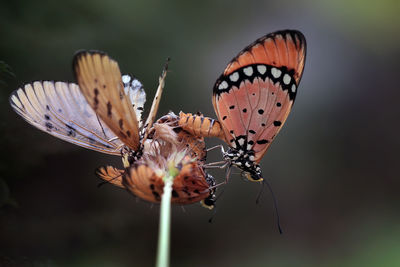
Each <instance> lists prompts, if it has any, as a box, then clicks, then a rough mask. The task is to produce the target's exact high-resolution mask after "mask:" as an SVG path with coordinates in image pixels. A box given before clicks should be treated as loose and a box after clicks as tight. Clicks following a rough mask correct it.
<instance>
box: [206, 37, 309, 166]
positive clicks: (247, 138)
mask: <svg viewBox="0 0 400 267" xmlns="http://www.w3.org/2000/svg"><path fill="white" fill-rule="evenodd" d="M305 56H306V41H305V38H304V36H303V34H302V33H300V32H299V31H293V30H285V31H278V32H274V33H271V34H268V35H266V36H264V37H261V38H259V39H258V40H256V41H255V42H254V43H252V44H251V45H249V46H248V47H246V48H245V49H244V50H243V51H242V52H240V53H239V55H238V56H236V57H235V58H234V59H233V60H232V61H231V62H230V63H229V64H228V66H227V67H226V69H225V71H224V72H223V74H222V75H221V76H220V78H219V79H218V80H217V82H216V84H215V86H214V90H213V105H214V109H215V112H216V114H217V117H218V119H219V121H220V123H221V125H222V128H223V130H224V133H225V139H226V140H227V141H228V142H229V143H230V145H231V146H232V147H234V148H237V149H239V150H244V151H250V150H253V151H254V159H253V160H254V161H255V162H256V163H259V162H260V160H261V159H262V157H263V155H264V154H265V152H266V150H267V149H268V147H269V145H270V144H271V142H272V140H273V138H274V137H275V136H276V134H277V133H278V132H279V130H280V129H281V127H282V126H283V124H284V123H285V121H286V118H287V116H288V115H289V112H290V110H291V108H292V105H293V102H294V100H295V97H296V93H297V87H298V86H299V82H300V79H301V76H302V73H303V69H304V62H305Z"/></svg>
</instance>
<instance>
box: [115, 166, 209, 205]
mask: <svg viewBox="0 0 400 267" xmlns="http://www.w3.org/2000/svg"><path fill="white" fill-rule="evenodd" d="M123 185H124V186H125V188H126V189H128V190H129V191H130V192H132V193H133V194H134V195H136V196H137V197H139V198H141V199H144V200H146V201H149V202H153V203H160V201H161V196H162V194H163V188H164V182H163V179H162V177H161V176H159V175H157V174H156V172H155V171H154V170H153V169H151V168H150V167H149V166H148V165H146V164H138V165H136V166H132V167H131V168H129V170H128V171H127V172H126V173H125V174H124V175H123ZM209 187H210V185H209V184H208V181H207V180H206V175H205V173H204V171H203V169H202V168H201V167H200V165H198V163H197V162H192V163H187V164H185V165H183V166H182V169H181V170H180V172H179V174H178V175H177V176H176V177H175V178H174V183H173V185H172V199H171V202H172V203H175V204H192V203H195V202H199V201H201V200H203V199H206V198H208V197H210V196H211V195H212V193H213V190H210V189H209Z"/></svg>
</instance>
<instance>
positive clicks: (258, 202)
mask: <svg viewBox="0 0 400 267" xmlns="http://www.w3.org/2000/svg"><path fill="white" fill-rule="evenodd" d="M263 191H264V183H261V190H260V192H259V193H258V196H257V199H256V204H257V205H258V204H260V199H261V196H262V193H263Z"/></svg>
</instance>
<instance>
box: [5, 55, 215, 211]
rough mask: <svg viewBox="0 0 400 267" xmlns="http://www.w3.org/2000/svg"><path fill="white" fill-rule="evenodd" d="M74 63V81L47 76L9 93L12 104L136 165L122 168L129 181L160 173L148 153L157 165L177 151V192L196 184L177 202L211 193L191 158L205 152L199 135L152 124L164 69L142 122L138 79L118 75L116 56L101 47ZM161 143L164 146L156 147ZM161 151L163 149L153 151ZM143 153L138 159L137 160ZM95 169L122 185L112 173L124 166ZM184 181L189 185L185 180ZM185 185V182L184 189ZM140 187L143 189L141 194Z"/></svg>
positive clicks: (50, 128)
mask: <svg viewBox="0 0 400 267" xmlns="http://www.w3.org/2000/svg"><path fill="white" fill-rule="evenodd" d="M73 68H74V72H75V76H76V79H77V81H78V84H79V86H78V85H77V84H74V83H65V82H51V81H44V82H33V83H28V84H26V85H25V86H24V87H23V88H19V89H17V90H16V91H14V92H13V93H12V95H11V96H10V104H11V106H12V107H13V109H14V110H15V111H16V112H17V113H18V114H19V115H21V116H22V117H23V118H24V119H25V120H26V121H27V122H28V123H30V124H31V125H33V126H35V127H37V128H39V129H40V130H42V131H45V132H47V133H49V134H51V135H53V136H56V137H58V138H60V139H63V140H65V141H68V142H71V143H74V144H76V145H79V146H82V147H85V148H89V149H92V150H96V151H99V152H102V153H107V154H111V155H121V154H122V155H123V163H124V166H125V168H127V169H128V170H135V169H136V168H137V169H138V170H140V172H138V173H137V172H133V173H132V171H129V172H126V176H129V177H131V178H132V179H133V183H137V184H139V185H144V184H146V183H147V182H150V181H151V179H153V178H154V177H158V176H157V175H159V172H157V169H156V166H155V165H154V166H153V165H151V164H150V163H149V162H148V159H149V158H153V159H157V160H158V161H159V162H161V163H160V167H161V168H162V167H163V164H164V163H165V162H166V161H168V159H169V157H173V156H174V155H175V154H176V153H178V154H179V155H181V154H182V155H184V157H181V158H179V157H178V158H176V160H175V161H174V163H176V164H178V165H179V166H182V169H181V175H180V176H178V180H177V183H179V181H181V180H182V179H183V180H184V181H185V182H181V184H183V185H184V187H183V189H182V190H180V189H179V190H178V191H183V192H185V191H188V192H191V191H190V190H192V189H193V187H195V188H194V189H193V191H192V193H193V194H197V195H198V196H197V197H194V198H192V196H190V197H188V199H189V200H182V199H184V198H185V197H184V196H182V197H179V198H178V199H177V201H178V202H179V201H180V202H179V203H184V204H187V203H189V202H190V203H192V202H196V201H198V200H201V199H206V198H209V197H210V198H212V194H211V193H210V192H213V190H212V189H209V187H210V186H213V178H210V176H208V175H206V174H205V172H204V170H203V167H202V161H198V160H197V159H196V156H197V154H196V153H198V154H199V156H200V157H201V158H204V157H205V154H204V155H203V154H202V153H205V152H204V141H203V139H202V138H192V137H191V136H190V134H188V133H186V135H185V136H182V135H181V137H179V138H180V139H179V138H178V136H171V134H169V135H168V134H166V133H164V134H163V129H164V130H165V128H166V127H165V126H167V124H165V125H164V127H163V126H162V125H163V124H162V123H161V122H160V123H158V124H157V125H156V126H155V127H153V121H154V119H155V116H156V113H157V109H158V105H159V102H160V99H161V94H162V91H163V88H164V80H165V76H166V69H165V70H164V72H163V74H162V76H161V77H160V80H159V87H158V89H157V92H156V95H155V97H154V100H153V103H152V106H151V110H150V113H149V116H148V118H147V119H146V121H145V122H143V121H142V118H141V114H142V111H143V106H144V103H145V100H146V94H145V92H144V90H143V87H142V84H141V83H140V82H139V81H138V80H136V79H134V78H132V77H131V76H129V75H123V76H122V75H121V72H120V70H119V66H118V63H117V62H116V61H115V60H113V59H111V58H110V57H109V56H107V55H106V54H105V53H103V52H99V51H82V52H79V53H77V54H76V55H75V58H74V61H73ZM175 117H176V116H175ZM175 120H177V119H176V118H175ZM175 124H177V122H175ZM150 133H152V138H157V136H159V137H160V140H154V139H150V138H149V134H150ZM183 133H184V132H183V131H182V134H183ZM163 138H164V139H163ZM168 138H169V139H168ZM174 138H176V140H175V141H176V142H177V143H178V141H177V140H180V141H182V140H183V139H184V141H182V142H181V144H185V147H184V148H181V147H179V149H178V147H177V146H176V144H172V143H171V140H174ZM185 140H186V141H185ZM196 140H200V144H201V142H203V147H202V148H201V147H197V145H195V141H196ZM185 142H186V143H185ZM186 144H187V145H188V146H193V147H196V148H197V150H196V149H194V148H193V149H186ZM161 147H163V148H164V150H160V148H161ZM167 147H170V149H169V150H168V149H167ZM201 149H203V151H202V150H201ZM161 152H163V153H166V154H163V156H158V155H159V154H160V153H161ZM142 157H143V160H142V161H139V160H140V159H141V158H142ZM158 157H159V158H158ZM177 159H179V160H180V161H179V160H177ZM101 170H104V171H103V172H102V171H101ZM143 170H145V172H143ZM105 171H106V172H105ZM99 173H100V175H101V173H103V178H104V179H105V180H108V181H109V182H111V183H114V184H117V185H122V182H121V180H119V179H114V178H115V177H118V175H121V174H122V173H125V171H122V170H118V169H115V168H113V167H106V168H103V169H100V171H99ZM131 174H132V175H131ZM107 175H109V176H107ZM110 177H113V179H111V178H110ZM179 177H182V178H179ZM185 177H189V178H188V179H185ZM186 180H187V181H188V182H190V183H192V184H193V186H191V187H190V186H189V185H187V184H186ZM124 181H125V182H124V184H126V185H128V184H129V183H128V182H129V179H125V180H124ZM158 184H159V183H158ZM154 186H155V185H154ZM186 186H189V187H188V188H189V189H188V190H186ZM138 188H139V189H136V190H131V191H132V192H134V193H135V194H136V195H138V196H142V195H146V193H147V191H146V190H148V188H144V187H140V186H139V187H138ZM140 190H142V191H143V192H142V193H140V192H141V191H140ZM155 192H156V191H155ZM157 192H159V193H160V191H157ZM197 192H198V193H197ZM147 200H148V199H147Z"/></svg>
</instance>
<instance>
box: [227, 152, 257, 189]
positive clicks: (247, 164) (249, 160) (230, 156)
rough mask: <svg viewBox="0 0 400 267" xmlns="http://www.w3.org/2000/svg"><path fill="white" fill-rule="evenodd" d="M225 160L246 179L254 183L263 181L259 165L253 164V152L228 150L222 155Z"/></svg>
mask: <svg viewBox="0 0 400 267" xmlns="http://www.w3.org/2000/svg"><path fill="white" fill-rule="evenodd" d="M224 158H225V160H227V161H229V162H230V163H231V164H232V165H235V166H236V167H238V168H239V169H241V170H242V171H243V172H244V173H245V176H246V178H247V179H249V180H250V181H254V182H261V181H262V180H263V178H262V173H261V168H260V165H258V164H257V163H256V162H254V161H253V160H254V151H253V150H244V149H243V148H241V147H240V148H238V149H237V148H233V147H231V148H229V149H228V151H226V152H225V154H224Z"/></svg>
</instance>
